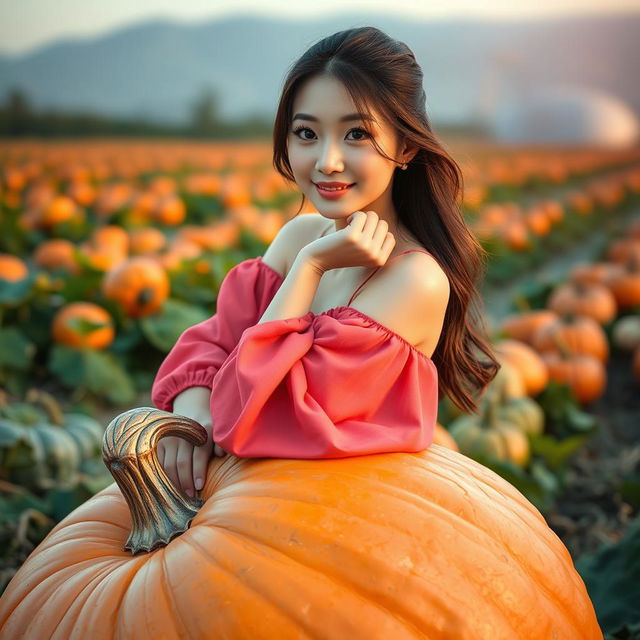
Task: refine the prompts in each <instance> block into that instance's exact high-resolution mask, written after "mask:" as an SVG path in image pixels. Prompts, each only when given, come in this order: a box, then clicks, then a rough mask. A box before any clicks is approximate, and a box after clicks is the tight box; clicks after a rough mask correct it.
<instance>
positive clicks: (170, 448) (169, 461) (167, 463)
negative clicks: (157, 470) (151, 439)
mask: <svg viewBox="0 0 640 640" xmlns="http://www.w3.org/2000/svg"><path fill="white" fill-rule="evenodd" d="M167 439H168V440H171V439H172V438H167ZM177 453H178V446H177V443H172V442H167V443H166V444H165V454H164V462H163V464H162V466H163V468H164V471H165V473H166V474H167V475H168V476H169V480H171V483H172V484H173V486H174V487H176V488H178V489H179V488H180V479H179V478H178V469H177V467H176V457H177Z"/></svg>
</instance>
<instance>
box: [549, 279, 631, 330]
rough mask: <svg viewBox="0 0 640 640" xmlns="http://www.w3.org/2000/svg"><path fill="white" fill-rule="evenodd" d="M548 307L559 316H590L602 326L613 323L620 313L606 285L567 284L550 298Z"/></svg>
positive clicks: (553, 292) (554, 291) (555, 290)
mask: <svg viewBox="0 0 640 640" xmlns="http://www.w3.org/2000/svg"><path fill="white" fill-rule="evenodd" d="M547 307H549V309H551V310H552V311H555V312H556V313H557V314H558V315H565V314H568V313H572V314H575V315H580V316H589V317H590V318H593V319H594V320H595V321H596V322H598V323H600V324H607V323H609V322H611V321H612V320H613V319H614V318H615V317H616V313H617V312H618V305H617V303H616V299H615V297H614V296H613V294H612V293H611V290H610V289H609V288H608V287H606V286H605V285H604V284H584V283H582V282H566V283H564V284H561V285H559V286H557V287H556V288H555V289H554V290H553V291H552V293H551V295H550V296H549V300H548V301H547Z"/></svg>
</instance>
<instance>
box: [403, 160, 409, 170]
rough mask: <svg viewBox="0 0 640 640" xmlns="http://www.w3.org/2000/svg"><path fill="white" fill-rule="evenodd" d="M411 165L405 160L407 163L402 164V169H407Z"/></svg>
mask: <svg viewBox="0 0 640 640" xmlns="http://www.w3.org/2000/svg"><path fill="white" fill-rule="evenodd" d="M408 167H409V165H408V164H407V163H406V162H405V164H403V165H402V169H403V170H404V169H407V168H408Z"/></svg>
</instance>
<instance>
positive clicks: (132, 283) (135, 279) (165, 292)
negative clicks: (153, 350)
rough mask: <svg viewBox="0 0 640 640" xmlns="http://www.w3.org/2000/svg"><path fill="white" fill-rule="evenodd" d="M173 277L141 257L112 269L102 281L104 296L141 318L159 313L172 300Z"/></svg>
mask: <svg viewBox="0 0 640 640" xmlns="http://www.w3.org/2000/svg"><path fill="white" fill-rule="evenodd" d="M169 289H170V284H169V276H168V275H167V272H166V271H165V270H164V268H163V267H162V266H161V265H160V264H158V262H157V260H154V259H153V258H151V257H146V256H138V257H135V258H129V259H127V260H125V261H123V262H121V263H120V264H118V265H116V266H115V267H114V268H113V269H110V270H109V271H108V272H107V273H106V274H105V276H104V280H103V281H102V293H103V294H104V296H105V297H106V298H107V299H110V300H115V301H117V302H118V303H119V304H120V306H121V307H122V309H123V310H124V312H125V313H126V314H127V315H128V316H130V317H132V318H137V317H141V316H146V315H149V314H152V313H155V312H156V311H158V310H159V309H160V308H161V307H162V305H163V304H164V301H165V300H166V299H167V297H168V296H169Z"/></svg>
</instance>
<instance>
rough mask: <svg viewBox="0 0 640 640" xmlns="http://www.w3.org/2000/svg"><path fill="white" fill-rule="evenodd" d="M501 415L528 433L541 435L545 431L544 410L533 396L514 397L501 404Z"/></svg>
mask: <svg viewBox="0 0 640 640" xmlns="http://www.w3.org/2000/svg"><path fill="white" fill-rule="evenodd" d="M499 411H500V416H501V417H502V418H504V419H505V420H507V421H508V422H511V423H512V424H513V425H515V426H516V427H518V429H520V431H522V432H523V433H526V434H527V435H532V436H539V435H541V434H542V432H543V431H544V411H543V410H542V407H541V406H540V405H539V404H538V403H537V402H536V401H535V400H532V399H531V398H528V397H526V396H525V397H522V398H512V399H511V400H509V401H507V402H506V403H505V404H503V405H501V406H500V409H499Z"/></svg>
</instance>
